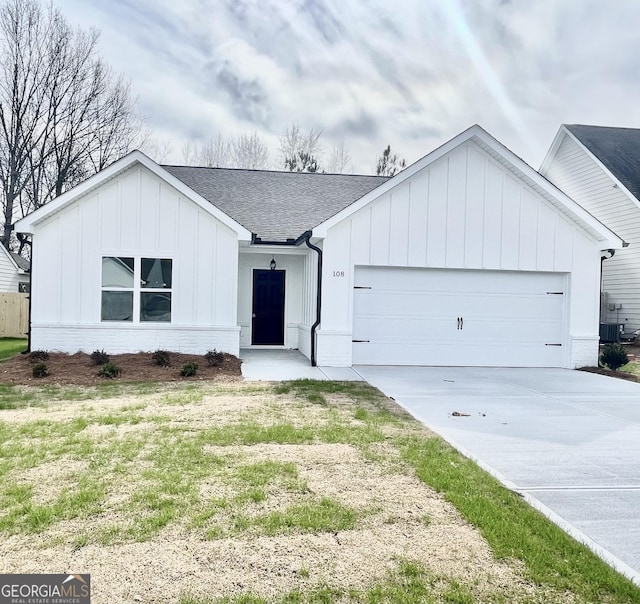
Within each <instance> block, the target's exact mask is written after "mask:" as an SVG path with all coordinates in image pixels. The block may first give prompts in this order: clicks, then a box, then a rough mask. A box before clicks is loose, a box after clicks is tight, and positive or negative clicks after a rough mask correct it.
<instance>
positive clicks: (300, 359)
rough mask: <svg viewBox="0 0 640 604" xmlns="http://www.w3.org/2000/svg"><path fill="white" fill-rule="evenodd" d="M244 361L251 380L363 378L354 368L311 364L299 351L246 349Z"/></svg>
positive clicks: (242, 351) (245, 374)
mask: <svg viewBox="0 0 640 604" xmlns="http://www.w3.org/2000/svg"><path fill="white" fill-rule="evenodd" d="M240 360H241V361H242V375H243V377H244V379H245V380H249V381H265V382H280V381H285V380H302V379H311V380H340V381H343V380H357V381H361V380H362V378H361V377H360V376H359V375H358V374H357V373H356V372H355V371H353V369H351V368H350V367H322V368H320V367H311V363H310V361H309V359H308V358H307V357H305V356H304V355H303V354H302V353H301V352H300V351H298V350H282V349H273V348H269V349H259V348H251V349H249V348H243V349H241V350H240Z"/></svg>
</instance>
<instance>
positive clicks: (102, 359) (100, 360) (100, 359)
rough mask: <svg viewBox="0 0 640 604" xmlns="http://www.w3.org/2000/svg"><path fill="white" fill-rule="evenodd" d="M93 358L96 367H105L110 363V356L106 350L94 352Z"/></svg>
mask: <svg viewBox="0 0 640 604" xmlns="http://www.w3.org/2000/svg"><path fill="white" fill-rule="evenodd" d="M91 358H92V360H93V364H94V365H105V364H106V363H108V362H109V355H108V354H107V353H106V352H105V351H104V350H94V351H93V352H92V353H91Z"/></svg>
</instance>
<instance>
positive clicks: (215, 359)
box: [204, 348, 224, 367]
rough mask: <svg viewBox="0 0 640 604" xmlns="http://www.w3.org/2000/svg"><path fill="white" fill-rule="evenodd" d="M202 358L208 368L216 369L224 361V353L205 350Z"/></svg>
mask: <svg viewBox="0 0 640 604" xmlns="http://www.w3.org/2000/svg"><path fill="white" fill-rule="evenodd" d="M204 358H205V359H206V361H207V365H209V367H218V366H219V365H222V361H224V352H218V351H217V350H216V349H215V348H214V349H213V350H207V352H206V353H205V355H204Z"/></svg>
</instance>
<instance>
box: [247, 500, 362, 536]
mask: <svg viewBox="0 0 640 604" xmlns="http://www.w3.org/2000/svg"><path fill="white" fill-rule="evenodd" d="M356 518H357V513H356V511H355V510H353V509H352V508H349V507H347V506H344V505H342V504H341V503H339V502H337V501H334V500H332V499H329V498H327V497H322V498H321V499H319V500H317V501H305V502H303V503H299V504H295V505H291V506H289V507H288V508H286V509H285V510H283V511H282V512H271V513H270V514H266V515H264V516H258V517H256V518H251V519H249V520H247V521H246V528H250V527H256V528H258V529H259V530H260V532H261V533H263V534H265V535H269V536H274V535H280V534H282V533H290V532H301V533H315V532H318V533H325V532H336V531H346V530H350V529H353V528H354V527H355V524H356ZM242 528H245V525H244V524H243V526H242Z"/></svg>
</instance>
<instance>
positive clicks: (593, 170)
mask: <svg viewBox="0 0 640 604" xmlns="http://www.w3.org/2000/svg"><path fill="white" fill-rule="evenodd" d="M543 174H544V175H545V176H546V177H547V178H548V179H549V180H550V181H551V182H552V183H554V184H555V185H556V186H557V187H558V188H560V189H562V191H564V192H565V193H566V194H567V195H569V197H571V198H573V199H574V200H575V201H577V202H578V203H579V204H580V205H581V206H582V207H584V208H585V209H586V210H587V211H588V212H590V213H591V214H593V216H595V217H596V218H597V219H598V220H600V222H602V223H604V224H605V225H606V226H608V227H609V228H610V229H611V230H612V231H613V232H614V233H616V234H617V235H618V236H620V237H622V239H624V240H625V241H626V242H628V243H629V247H627V248H624V249H621V250H616V253H615V256H614V257H613V258H611V259H610V260H605V261H604V263H603V265H602V291H603V292H606V293H607V295H606V298H607V302H608V304H613V305H614V306H616V307H617V306H618V305H622V308H621V309H619V310H612V311H610V310H609V308H608V304H605V305H604V307H603V312H602V320H603V321H604V322H607V323H608V322H612V323H615V322H618V321H619V322H620V323H626V330H628V331H634V330H636V329H640V207H639V206H638V204H637V203H636V202H634V201H633V200H632V199H630V198H629V196H628V195H627V194H626V193H625V192H623V191H622V190H621V189H620V187H619V186H617V184H616V183H615V182H614V181H613V180H612V178H611V176H610V175H609V174H608V173H607V171H606V170H604V169H603V168H602V166H601V165H600V164H599V163H598V162H597V161H596V160H594V159H593V157H591V156H590V155H589V153H587V152H586V151H585V149H584V148H583V147H582V146H581V145H579V144H578V143H577V142H576V141H575V140H574V139H573V138H571V137H570V136H565V137H564V139H563V141H562V142H561V143H560V145H559V147H558V150H557V152H556V154H555V156H554V157H553V160H552V161H551V163H550V164H549V165H548V166H546V167H545V170H544V172H543Z"/></svg>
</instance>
